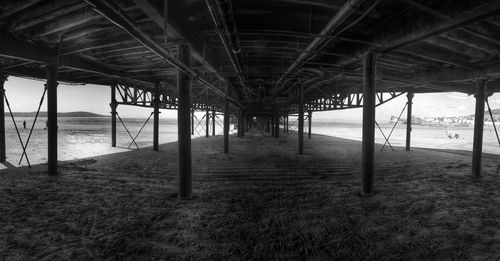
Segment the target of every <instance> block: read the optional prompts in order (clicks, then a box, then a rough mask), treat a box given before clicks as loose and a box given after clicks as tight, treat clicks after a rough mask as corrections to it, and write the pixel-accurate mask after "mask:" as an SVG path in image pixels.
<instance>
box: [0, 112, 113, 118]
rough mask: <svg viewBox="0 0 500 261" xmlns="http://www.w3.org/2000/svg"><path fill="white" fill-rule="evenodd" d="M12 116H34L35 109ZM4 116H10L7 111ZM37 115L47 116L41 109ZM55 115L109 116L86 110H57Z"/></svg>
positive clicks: (15, 113)
mask: <svg viewBox="0 0 500 261" xmlns="http://www.w3.org/2000/svg"><path fill="white" fill-rule="evenodd" d="M13 114H14V117H35V115H36V111H33V112H14V113H13ZM5 117H10V114H9V113H8V112H6V113H5ZM38 117H47V112H46V111H41V112H40V114H38ZM57 117H62V118H64V117H109V116H105V115H100V114H96V113H92V112H86V111H73V112H59V113H57Z"/></svg>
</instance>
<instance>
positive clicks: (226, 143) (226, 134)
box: [224, 83, 230, 154]
mask: <svg viewBox="0 0 500 261" xmlns="http://www.w3.org/2000/svg"><path fill="white" fill-rule="evenodd" d="M229 95H230V93H229V83H226V97H229ZM229 117H230V116H229V100H228V99H227V98H226V100H225V101H224V153H225V154H227V153H229Z"/></svg>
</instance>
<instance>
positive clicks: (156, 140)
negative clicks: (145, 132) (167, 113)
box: [153, 82, 160, 151]
mask: <svg viewBox="0 0 500 261" xmlns="http://www.w3.org/2000/svg"><path fill="white" fill-rule="evenodd" d="M153 105H154V111H153V114H154V115H153V117H154V118H153V150H154V151H158V145H159V140H160V139H159V134H160V83H159V82H156V83H155V93H154V102H153Z"/></svg>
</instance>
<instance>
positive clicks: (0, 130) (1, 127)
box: [0, 75, 7, 163]
mask: <svg viewBox="0 0 500 261" xmlns="http://www.w3.org/2000/svg"><path fill="white" fill-rule="evenodd" d="M5 81H7V76H5V75H0V162H2V163H3V162H5V160H6V158H7V154H6V151H5V150H6V148H5V106H4V96H5V88H4V87H5V86H4V85H5Z"/></svg>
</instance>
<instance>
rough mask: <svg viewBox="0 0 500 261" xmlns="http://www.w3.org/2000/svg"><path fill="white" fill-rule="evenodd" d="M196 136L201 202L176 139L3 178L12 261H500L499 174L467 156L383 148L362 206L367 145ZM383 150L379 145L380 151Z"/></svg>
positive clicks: (3, 220) (0, 239) (6, 245)
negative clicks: (474, 172)
mask: <svg viewBox="0 0 500 261" xmlns="http://www.w3.org/2000/svg"><path fill="white" fill-rule="evenodd" d="M230 142H231V152H230V153H229V154H223V153H220V151H221V149H222V147H223V137H215V138H210V139H207V138H198V139H193V141H192V145H193V151H192V155H193V189H194V193H193V198H194V200H190V201H180V200H178V199H177V193H178V191H177V182H176V177H177V167H178V166H177V161H176V158H177V143H168V144H164V145H161V146H160V151H162V152H163V153H161V154H158V153H157V152H155V151H152V150H150V149H144V150H136V151H130V152H124V153H119V154H113V155H107V156H100V157H94V158H89V159H82V160H76V161H70V162H61V164H60V172H61V173H62V175H61V176H60V177H59V178H57V181H56V179H54V177H51V176H48V175H46V168H45V166H34V168H33V169H31V170H29V169H27V168H17V169H15V168H14V169H9V170H7V171H2V172H0V173H1V176H2V182H1V183H0V206H2V215H0V244H1V245H0V249H2V252H1V253H0V255H1V257H2V258H6V259H7V260H9V259H27V258H35V259H44V258H46V259H74V258H75V257H80V258H90V259H93V258H95V257H100V258H106V257H114V258H120V257H127V258H131V259H147V260H150V259H151V258H156V259H164V258H167V257H178V258H181V259H184V258H187V259H206V258H209V259H214V260H221V259H260V258H261V259H266V260H269V259H279V258H284V259H300V258H303V257H304V256H307V257H309V258H314V257H316V258H319V259H322V260H331V259H335V258H337V259H339V260H351V259H358V260H359V259H386V260H389V259H399V260H408V259H415V258H416V259H440V258H445V259H482V258H486V257H488V258H491V259H499V258H500V252H499V249H500V238H499V237H498V235H499V233H500V231H499V230H500V226H499V224H498V216H499V215H500V209H499V208H498V205H499V204H500V191H499V190H498V187H500V179H498V176H497V175H496V174H494V173H495V168H496V161H495V158H494V157H493V156H492V155H487V154H486V155H484V157H483V161H482V164H483V181H480V180H476V179H473V178H471V176H470V157H471V153H470V152H464V151H440V150H428V149H412V151H410V152H405V153H403V152H404V151H405V148H404V147H395V149H396V152H397V153H392V152H382V153H378V152H377V153H376V154H375V159H376V162H377V165H376V167H375V169H376V176H375V191H376V194H375V195H374V196H373V197H367V198H360V197H359V196H358V193H357V191H358V188H359V182H360V181H359V170H358V167H357V165H359V159H358V158H359V155H360V153H361V143H360V142H356V141H350V140H344V139H339V138H333V137H327V136H321V135H313V136H312V138H311V139H307V140H306V142H305V143H304V154H302V155H300V154H297V153H296V151H295V148H296V142H295V139H293V138H292V136H288V137H285V136H284V135H283V136H281V137H279V138H273V137H258V136H254V137H253V138H248V137H247V138H243V139H241V138H237V137H231V138H230ZM379 147H380V145H378V144H377V145H375V151H379V150H378V149H379Z"/></svg>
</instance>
